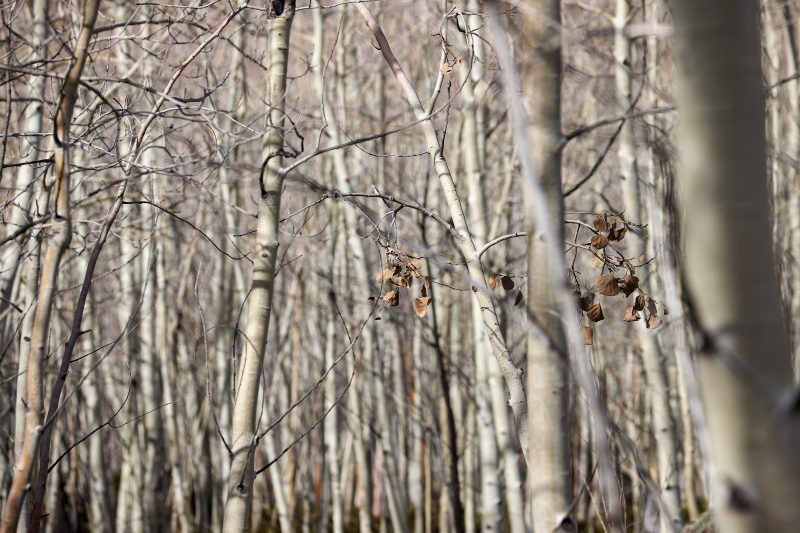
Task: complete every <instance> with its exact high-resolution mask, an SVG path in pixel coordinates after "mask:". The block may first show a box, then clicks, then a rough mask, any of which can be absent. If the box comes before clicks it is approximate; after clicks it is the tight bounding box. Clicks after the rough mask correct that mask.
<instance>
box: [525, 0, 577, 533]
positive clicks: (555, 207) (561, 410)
mask: <svg viewBox="0 0 800 533" xmlns="http://www.w3.org/2000/svg"><path fill="white" fill-rule="evenodd" d="M533 4H534V7H533V9H534V13H533V14H530V15H529V16H526V17H525V18H524V25H525V26H524V30H523V35H524V41H523V42H524V43H525V47H526V50H528V51H529V53H530V55H529V56H528V60H527V61H526V62H525V63H524V70H523V81H522V83H523V87H524V88H525V90H527V91H528V92H527V96H528V106H529V113H530V132H531V135H530V141H531V143H532V147H531V149H532V151H533V153H532V156H533V160H534V164H535V165H536V167H537V168H536V175H537V176H539V179H540V180H541V187H542V191H543V193H544V195H545V196H546V200H547V205H548V208H549V212H548V214H547V216H548V217H549V219H550V221H551V227H552V228H555V229H556V231H558V233H557V235H555V239H554V241H555V242H557V243H561V242H563V240H564V238H563V218H564V215H563V209H564V208H563V200H562V191H561V149H560V146H559V145H560V142H561V104H560V102H561V28H560V23H561V14H560V8H559V4H560V2H559V1H557V0H537V1H535V2H533ZM533 209H534V206H533V205H531V203H526V231H527V235H528V295H527V296H528V297H527V306H528V314H529V316H530V317H531V318H532V319H533V320H534V321H535V322H536V323H537V324H538V325H539V326H540V327H541V328H542V329H543V331H544V332H545V333H546V334H547V335H548V340H549V343H550V346H548V345H545V344H544V343H543V342H542V339H541V338H540V337H537V336H536V335H534V334H529V336H528V370H527V375H528V394H529V396H530V398H531V407H530V408H529V410H528V423H529V425H530V427H535V428H536V431H532V432H530V434H529V435H528V438H529V449H530V452H529V456H530V461H529V463H528V470H529V473H530V483H531V491H532V498H533V501H532V512H533V529H534V531H553V530H554V529H555V530H558V529H565V530H568V529H570V528H571V527H572V524H573V520H572V518H571V517H570V514H571V509H570V504H571V501H572V478H571V472H570V459H569V426H568V422H569V384H568V366H567V361H566V354H567V349H566V346H567V344H566V339H565V337H564V332H563V326H562V325H561V321H560V319H559V318H558V314H557V313H556V312H555V311H556V309H558V298H559V296H558V294H559V291H563V290H564V289H563V288H562V287H563V286H564V284H565V281H564V276H565V274H564V273H563V272H559V271H556V272H553V271H552V265H553V264H554V262H553V260H552V258H551V257H550V254H551V253H552V251H551V250H548V246H547V243H546V242H545V240H544V239H543V238H542V237H541V236H540V235H539V233H540V232H541V231H543V230H544V229H543V228H537V227H536V224H535V222H534V220H535V219H534V216H533V213H532V210H533Z"/></svg>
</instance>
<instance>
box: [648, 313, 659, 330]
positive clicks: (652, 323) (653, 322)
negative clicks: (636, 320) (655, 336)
mask: <svg viewBox="0 0 800 533" xmlns="http://www.w3.org/2000/svg"><path fill="white" fill-rule="evenodd" d="M645 325H646V326H647V329H656V328H657V327H658V326H660V325H661V319H660V318H658V317H657V316H656V315H648V317H647V318H646V319H645Z"/></svg>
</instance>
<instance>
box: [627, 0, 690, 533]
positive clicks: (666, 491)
mask: <svg viewBox="0 0 800 533" xmlns="http://www.w3.org/2000/svg"><path fill="white" fill-rule="evenodd" d="M629 17H630V12H629V9H628V1H627V0H616V9H615V13H614V66H615V68H614V80H615V84H616V93H617V103H618V108H619V112H620V114H627V113H629V112H632V111H633V105H634V102H633V99H632V94H631V93H632V90H633V80H632V77H631V69H632V68H633V57H632V54H631V41H630V40H629V38H628V37H627V35H625V29H626V26H627V24H628V22H629ZM647 66H648V67H649V68H651V69H652V68H653V67H654V65H647ZM621 128H622V129H621V130H620V134H619V152H618V157H619V167H620V174H621V177H622V180H623V182H622V188H623V197H624V200H625V218H626V219H627V220H628V221H630V222H633V223H636V224H645V223H649V222H651V220H652V219H650V220H645V218H644V217H645V216H646V211H645V210H644V209H643V205H644V204H645V194H646V190H645V185H644V184H643V183H642V182H641V179H640V176H639V168H638V166H637V163H636V153H637V151H636V139H635V135H634V122H633V120H626V121H625V122H624V123H623V124H622V126H621ZM651 213H652V211H651ZM648 225H650V226H651V225H652V224H648ZM627 236H628V250H629V252H628V255H629V256H630V257H633V258H634V260H635V261H636V262H638V263H641V262H642V261H639V260H638V259H636V258H640V257H653V256H654V255H653V254H652V252H654V250H651V248H652V247H650V246H648V244H649V241H650V240H651V239H648V238H647V236H646V234H645V233H644V231H643V230H640V229H633V230H631V231H629V232H628V233H627ZM647 268H648V266H647V265H645V266H644V267H642V269H641V270H640V271H638V276H639V277H640V278H642V281H641V284H642V286H643V287H644V288H646V289H647V291H648V293H650V294H656V291H655V289H657V286H656V283H655V282H656V277H655V276H650V275H649V274H648V273H647V270H646V269H647ZM643 271H644V273H643ZM635 325H636V329H637V333H638V338H639V345H640V346H641V349H642V354H641V355H642V365H643V367H644V372H645V379H646V380H647V389H648V393H649V396H650V414H651V416H652V422H651V424H652V434H653V439H654V444H655V450H656V461H657V472H658V477H657V478H656V479H657V481H658V484H659V488H660V489H661V499H662V500H663V503H664V507H665V511H666V512H663V511H662V512H660V513H659V516H660V530H661V531H671V530H673V528H674V527H678V528H680V526H681V506H680V494H679V491H678V475H677V474H678V471H677V464H678V463H677V449H676V446H675V444H676V441H675V435H674V432H673V427H674V422H673V419H672V415H671V413H670V395H669V387H668V381H667V373H666V368H665V366H664V364H665V357H664V354H662V353H661V347H660V346H659V344H658V341H657V336H656V335H657V333H655V332H653V331H651V330H650V329H648V328H645V324H644V322H643V321H642V322H641V323H638V324H635Z"/></svg>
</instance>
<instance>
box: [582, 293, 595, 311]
mask: <svg viewBox="0 0 800 533" xmlns="http://www.w3.org/2000/svg"><path fill="white" fill-rule="evenodd" d="M580 302H581V310H583V311H588V310H589V307H591V305H592V304H593V303H594V293H593V292H587V293H586V294H584V295H583V296H581V300H580Z"/></svg>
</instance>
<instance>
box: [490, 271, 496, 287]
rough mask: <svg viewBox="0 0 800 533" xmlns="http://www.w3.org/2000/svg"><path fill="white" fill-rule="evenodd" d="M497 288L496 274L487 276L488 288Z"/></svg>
mask: <svg viewBox="0 0 800 533" xmlns="http://www.w3.org/2000/svg"><path fill="white" fill-rule="evenodd" d="M495 287H497V274H492V275H491V276H489V288H490V289H494V288H495Z"/></svg>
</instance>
